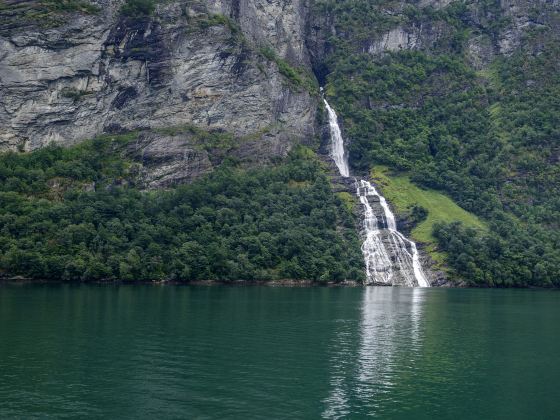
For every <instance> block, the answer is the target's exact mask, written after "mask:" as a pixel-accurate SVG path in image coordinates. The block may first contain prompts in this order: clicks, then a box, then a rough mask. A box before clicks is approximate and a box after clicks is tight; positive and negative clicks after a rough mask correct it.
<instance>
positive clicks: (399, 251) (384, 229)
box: [321, 89, 430, 287]
mask: <svg viewBox="0 0 560 420" xmlns="http://www.w3.org/2000/svg"><path fill="white" fill-rule="evenodd" d="M321 91H322V89H321ZM323 102H324V103H325V107H326V108H327V112H328V114H329V127H330V133H331V148H330V156H331V158H332V159H333V160H334V162H335V164H336V166H337V167H338V170H339V172H340V175H342V176H343V177H349V176H350V169H349V167H348V158H347V156H346V152H345V150H344V140H343V139H342V133H341V131H340V126H339V125H338V117H337V115H336V112H335V111H334V109H332V108H331V106H330V105H329V103H328V102H327V100H326V99H325V98H323ZM357 195H358V197H359V198H360V203H362V205H363V206H364V222H363V227H364V236H365V239H364V242H363V244H362V252H363V254H364V260H365V264H366V276H367V281H368V283H376V284H377V283H379V284H395V277H396V273H395V270H394V267H397V268H398V273H399V277H400V278H401V279H402V281H403V282H404V284H406V285H407V286H420V287H430V283H429V282H428V280H427V279H426V276H425V275H424V272H423V271H422V266H421V264H420V259H419V256H418V249H417V248H416V244H415V243H414V242H413V241H411V240H409V239H407V238H406V237H405V236H404V235H403V234H402V233H400V232H399V231H398V230H397V223H396V221H395V215H394V214H393V212H392V211H391V208H390V207H389V205H388V204H387V200H385V197H383V196H382V195H381V194H379V193H378V192H377V190H376V189H375V187H374V186H373V185H371V183H369V182H368V181H365V180H363V179H361V180H360V181H358V189H357ZM368 197H372V198H374V199H375V200H378V201H379V204H380V205H381V208H382V209H383V216H384V218H385V224H384V226H380V223H379V220H378V219H377V217H376V216H375V213H374V211H373V209H372V207H371V204H370V201H369V199H368ZM389 247H390V248H389ZM390 255H393V260H392V259H391V256H390ZM399 283H400V282H399Z"/></svg>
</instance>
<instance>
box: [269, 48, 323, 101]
mask: <svg viewBox="0 0 560 420" xmlns="http://www.w3.org/2000/svg"><path fill="white" fill-rule="evenodd" d="M259 52H260V53H261V55H262V56H263V57H264V58H266V59H267V60H269V61H272V62H274V63H276V66H277V67H278V71H279V72H280V74H281V75H282V76H284V77H285V78H286V79H288V81H289V82H290V83H291V84H292V85H293V86H296V87H303V88H304V89H307V90H308V91H309V92H310V93H316V92H317V90H318V89H319V87H318V85H317V83H316V82H315V81H314V80H313V79H312V77H311V76H310V75H309V74H307V73H306V72H305V70H303V69H300V68H296V67H293V66H291V65H290V63H288V62H287V61H286V60H284V59H283V58H280V57H278V55H277V54H276V51H274V50H273V49H272V48H270V47H266V46H265V47H261V48H260V49H259Z"/></svg>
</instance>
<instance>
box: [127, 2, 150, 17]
mask: <svg viewBox="0 0 560 420" xmlns="http://www.w3.org/2000/svg"><path fill="white" fill-rule="evenodd" d="M155 8H156V3H155V1H154V0H127V1H126V2H125V3H124V4H123V5H122V7H121V13H122V14H123V15H125V16H128V17H132V18H138V17H145V16H150V15H151V14H152V13H153V12H154V10H155Z"/></svg>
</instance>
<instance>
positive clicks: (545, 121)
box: [315, 0, 560, 286]
mask: <svg viewBox="0 0 560 420" xmlns="http://www.w3.org/2000/svg"><path fill="white" fill-rule="evenodd" d="M393 6H394V5H393ZM401 6H402V4H401ZM315 7H316V8H317V13H322V14H324V15H325V16H328V19H329V23H330V24H331V25H333V27H334V28H335V31H334V34H333V35H332V36H331V37H330V38H329V39H328V40H327V44H328V49H329V54H327V56H326V58H325V63H324V68H326V70H324V71H325V73H326V74H328V76H327V78H326V80H327V86H328V88H327V93H328V94H329V95H330V96H331V100H332V102H333V103H334V104H335V107H336V108H337V111H338V112H339V113H340V115H341V117H342V120H343V123H344V127H345V131H346V134H347V137H348V138H349V139H350V142H351V143H350V145H349V150H350V161H351V163H352V165H354V167H355V168H356V169H357V170H362V171H368V170H369V169H370V168H371V167H372V166H373V165H375V164H384V165H387V166H389V167H390V168H392V169H393V170H395V171H400V172H402V173H406V174H407V175H409V176H410V177H411V179H412V180H413V181H414V182H416V183H417V184H418V185H420V186H423V187H427V188H432V189H438V190H441V191H444V192H446V193H447V194H449V195H450V196H451V197H452V198H453V199H454V200H455V202H457V203H458V204H459V205H460V206H462V207H463V208H464V209H466V210H468V211H470V212H473V213H475V214H476V215H478V216H480V217H481V218H483V220H485V221H486V222H487V223H488V225H489V227H490V231H489V232H487V233H484V232H480V231H476V230H469V229H465V228H464V227H462V226H461V225H458V224H452V225H440V226H436V228H435V231H434V235H435V237H436V238H437V239H438V241H439V245H440V248H441V249H442V250H444V251H446V252H447V254H448V264H449V265H450V266H451V267H452V268H453V269H454V270H455V271H456V273H457V274H459V275H460V276H462V277H463V278H464V279H466V280H467V281H468V282H470V283H474V284H478V285H491V286H529V285H535V286H550V285H560V268H559V267H560V253H559V252H558V250H559V249H560V230H559V222H560V191H559V189H560V166H559V156H560V154H559V148H560V142H559V137H560V129H559V126H560V124H559V123H560V71H559V70H560V68H559V63H560V60H559V57H560V48H559V47H558V45H559V44H558V31H557V28H556V27H555V25H556V22H555V21H554V20H553V21H552V22H550V21H549V20H548V21H547V18H548V17H549V16H555V15H554V13H552V11H550V10H547V8H550V7H553V6H550V5H548V6H543V7H542V8H539V9H535V10H533V11H531V13H533V15H534V16H532V17H531V18H532V19H534V21H535V22H539V24H538V25H537V24H535V25H534V26H528V28H529V29H527V30H526V31H525V33H524V34H523V36H522V37H521V40H520V45H519V46H517V47H516V48H515V49H514V50H513V51H511V52H508V53H507V54H496V55H492V54H488V56H489V57H483V58H487V61H488V62H486V63H482V64H480V63H478V65H477V63H473V59H472V57H471V56H470V55H469V54H471V55H472V48H470V49H469V46H472V45H473V42H482V41H480V40H481V39H482V40H488V43H489V44H490V45H491V44H492V43H493V42H494V43H496V40H497V38H498V34H499V33H503V32H500V31H504V30H505V29H508V28H509V27H510V26H511V25H513V24H514V23H513V22H512V20H511V18H509V17H507V16H505V14H504V13H503V10H502V9H501V8H500V3H499V2H494V1H483V2H468V1H466V2H453V3H451V5H449V6H447V7H445V8H442V9H440V10H435V9H434V8H432V7H425V8H420V7H416V6H414V5H412V4H410V5H408V6H407V7H405V8H404V9H401V10H398V11H396V12H394V13H389V12H388V11H387V10H388V9H389V11H390V9H391V7H392V6H391V4H389V2H386V1H385V2H384V1H370V0H342V1H334V0H320V1H318V2H316V4H315ZM549 12H550V13H549ZM419 27H420V28H422V27H423V28H430V27H431V28H434V27H436V28H443V29H441V30H440V31H439V35H438V36H437V37H435V36H434V37H433V39H428V40H427V41H425V44H424V45H423V46H422V45H420V46H419V47H416V48H406V46H404V47H403V48H402V49H401V50H400V51H399V50H395V51H385V52H384V53H383V54H372V53H371V50H370V49H368V42H371V41H370V40H371V39H372V38H373V39H375V34H379V35H380V34H382V33H386V32H387V31H389V30H390V29H391V28H419ZM426 32H427V31H426Z"/></svg>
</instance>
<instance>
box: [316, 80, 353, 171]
mask: <svg viewBox="0 0 560 420" xmlns="http://www.w3.org/2000/svg"><path fill="white" fill-rule="evenodd" d="M321 90H322V89H321ZM323 102H324V103H325V107H326V108H327V112H328V113H329V127H330V129H331V157H332V159H333V160H334V163H336V166H337V167H338V171H339V172H340V175H342V176H350V169H349V168H348V158H347V157H346V153H345V152H344V140H343V139H342V133H341V132H340V126H339V125H338V117H337V116H336V112H334V109H332V108H331V106H330V105H329V103H328V102H327V100H326V99H325V98H323Z"/></svg>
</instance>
